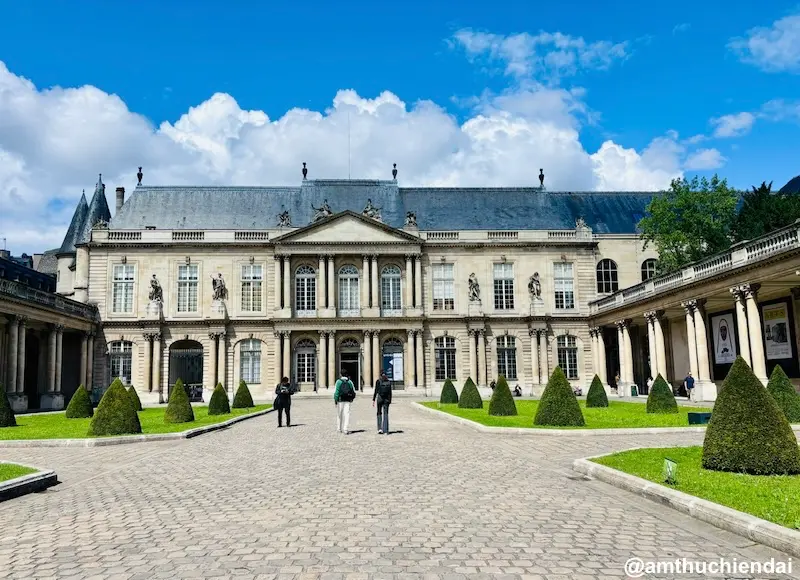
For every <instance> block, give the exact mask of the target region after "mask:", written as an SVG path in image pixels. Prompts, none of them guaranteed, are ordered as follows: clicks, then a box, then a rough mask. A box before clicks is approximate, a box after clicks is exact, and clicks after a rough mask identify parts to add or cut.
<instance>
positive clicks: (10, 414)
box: [0, 384, 17, 427]
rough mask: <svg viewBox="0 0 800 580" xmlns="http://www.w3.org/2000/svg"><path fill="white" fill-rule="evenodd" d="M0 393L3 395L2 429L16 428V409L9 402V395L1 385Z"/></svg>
mask: <svg viewBox="0 0 800 580" xmlns="http://www.w3.org/2000/svg"><path fill="white" fill-rule="evenodd" d="M0 392H1V394H2V395H3V396H2V397H0V427H16V426H17V419H16V417H14V409H12V408H11V403H9V402H8V395H6V389H5V387H3V385H2V384H0Z"/></svg>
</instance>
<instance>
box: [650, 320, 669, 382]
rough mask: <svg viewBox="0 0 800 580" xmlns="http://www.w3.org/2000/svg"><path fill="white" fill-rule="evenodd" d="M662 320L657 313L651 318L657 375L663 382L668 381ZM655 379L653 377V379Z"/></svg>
mask: <svg viewBox="0 0 800 580" xmlns="http://www.w3.org/2000/svg"><path fill="white" fill-rule="evenodd" d="M661 323H662V320H661V316H660V313H659V312H656V315H655V318H653V330H655V332H656V357H657V359H658V374H659V375H661V376H662V377H663V378H664V380H665V381H667V380H669V379H668V374H667V347H666V344H665V343H664V327H663V326H661ZM654 378H655V377H654Z"/></svg>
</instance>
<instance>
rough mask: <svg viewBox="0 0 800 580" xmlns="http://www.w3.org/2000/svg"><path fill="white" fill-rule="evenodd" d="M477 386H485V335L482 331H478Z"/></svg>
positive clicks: (486, 383)
mask: <svg viewBox="0 0 800 580" xmlns="http://www.w3.org/2000/svg"><path fill="white" fill-rule="evenodd" d="M477 332H478V385H480V386H481V387H485V386H487V385H488V384H489V383H488V382H487V378H486V377H487V370H486V334H485V332H486V331H484V330H478V331H477Z"/></svg>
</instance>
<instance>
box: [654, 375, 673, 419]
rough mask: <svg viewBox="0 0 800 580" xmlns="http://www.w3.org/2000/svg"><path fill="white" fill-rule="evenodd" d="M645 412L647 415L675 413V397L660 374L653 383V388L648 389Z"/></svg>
mask: <svg viewBox="0 0 800 580" xmlns="http://www.w3.org/2000/svg"><path fill="white" fill-rule="evenodd" d="M647 412H648V413H677V412H678V402H677V401H676V400H675V395H673V394H672V389H671V388H670V387H669V385H668V384H667V381H665V380H664V377H662V376H661V375H660V374H659V375H658V376H657V377H656V380H655V381H654V382H653V388H652V389H650V394H649V395H647Z"/></svg>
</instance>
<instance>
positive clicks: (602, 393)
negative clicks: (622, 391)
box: [586, 375, 608, 408]
mask: <svg viewBox="0 0 800 580" xmlns="http://www.w3.org/2000/svg"><path fill="white" fill-rule="evenodd" d="M586 407H587V408H589V407H608V396H607V395H606V390H605V389H604V388H603V381H601V380H600V377H598V376H597V375H595V376H594V378H593V379H592V384H591V386H590V387H589V392H588V393H586Z"/></svg>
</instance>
